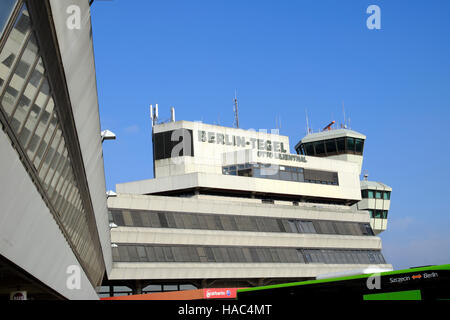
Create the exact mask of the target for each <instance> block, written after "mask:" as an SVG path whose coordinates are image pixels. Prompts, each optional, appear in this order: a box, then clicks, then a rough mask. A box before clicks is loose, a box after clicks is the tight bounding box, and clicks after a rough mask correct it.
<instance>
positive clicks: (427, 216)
mask: <svg viewBox="0 0 450 320" xmlns="http://www.w3.org/2000/svg"><path fill="white" fill-rule="evenodd" d="M371 4H376V5H378V6H379V7H380V9H381V30H369V29H368V28H367V27H366V19H367V18H368V17H369V14H367V13H366V9H367V7H368V6H369V5H371ZM91 11H92V12H91V14H92V24H93V35H94V50H95V60H96V71H97V83H98V95H99V104H100V115H101V125H102V128H103V129H110V130H112V131H113V132H115V133H116V134H117V140H115V141H114V142H105V143H104V160H105V170H106V182H107V187H108V189H112V190H114V189H115V184H116V183H121V182H126V181H133V180H141V179H148V178H152V177H153V172H152V152H151V137H150V121H149V110H148V109H149V105H150V104H155V103H158V104H159V106H160V118H161V119H163V120H164V119H168V118H169V116H170V106H175V109H176V117H177V119H183V120H202V121H204V122H206V123H220V124H221V125H225V126H232V125H233V117H234V115H233V97H234V92H235V89H236V90H237V93H238V98H239V108H240V110H239V119H240V125H241V127H243V128H254V129H257V130H258V129H267V130H270V129H272V128H275V126H276V124H275V119H276V117H278V118H279V119H281V130H280V133H281V134H283V135H287V136H289V137H290V139H291V149H293V145H295V143H296V142H297V141H298V140H299V139H301V138H302V137H303V136H304V135H305V127H306V121H305V109H307V110H308V114H309V118H310V122H311V125H312V127H313V129H314V130H316V131H317V130H319V129H321V128H323V127H324V126H325V125H326V124H328V123H329V122H330V121H331V120H336V121H338V122H340V121H342V120H343V114H342V103H344V104H345V111H346V114H347V117H348V118H350V120H351V127H352V129H354V130H356V131H359V132H361V133H363V134H365V135H366V136H367V141H366V144H365V158H364V163H363V171H368V173H369V179H370V180H375V181H382V182H384V183H386V184H388V185H389V186H391V187H392V188H393V193H392V203H391V210H390V212H389V225H388V230H387V231H386V232H384V233H383V234H382V235H381V238H382V240H383V253H384V255H385V257H386V258H387V260H388V261H389V262H390V263H392V264H393V265H394V267H395V268H396V269H400V268H407V267H410V266H417V265H426V264H443V263H450V232H449V228H450V202H449V201H448V198H449V189H450V188H449V181H450V166H449V165H448V164H449V156H450V148H449V147H450V143H449V142H450V129H449V125H450V121H449V120H450V41H449V39H450V19H448V14H449V12H450V2H449V1H436V0H435V1H375V0H372V1H323V0H320V1H250V0H247V1H242V0H241V1H234V0H228V1H218V0H214V1H198V0H193V1H148V0H112V1H100V0H96V1H95V2H94V4H93V6H92V8H91Z"/></svg>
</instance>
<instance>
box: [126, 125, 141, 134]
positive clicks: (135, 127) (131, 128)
mask: <svg viewBox="0 0 450 320" xmlns="http://www.w3.org/2000/svg"><path fill="white" fill-rule="evenodd" d="M139 130H140V129H139V126H138V125H137V124H133V125H131V126H129V127H126V128H125V129H124V131H125V132H126V133H138V132H139Z"/></svg>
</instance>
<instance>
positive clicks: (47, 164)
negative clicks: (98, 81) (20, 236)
mask: <svg viewBox="0 0 450 320" xmlns="http://www.w3.org/2000/svg"><path fill="white" fill-rule="evenodd" d="M16 2H17V1H12V0H2V1H1V3H0V30H8V31H7V32H4V35H3V36H4V37H3V38H2V43H1V46H0V48H1V52H0V120H1V122H2V125H3V127H4V128H5V130H4V131H5V132H6V133H7V134H8V136H9V137H10V140H11V142H12V145H13V147H14V148H15V149H16V150H17V151H18V152H19V154H20V155H21V156H20V159H21V160H22V162H23V164H24V166H25V167H26V168H27V171H28V173H29V174H30V176H31V179H32V180H33V182H34V183H35V185H36V187H37V189H38V191H39V192H40V193H41V195H42V197H43V198H44V199H45V203H46V204H47V206H48V208H49V210H50V212H51V213H52V214H53V216H54V217H55V220H56V222H57V223H58V225H59V227H60V229H61V230H62V232H63V234H64V236H65V237H66V239H67V242H68V243H69V245H70V247H71V248H72V251H73V252H74V254H75V256H76V257H77V259H78V261H79V263H80V265H81V266H82V268H83V269H84V271H85V273H86V275H87V276H88V277H89V279H90V281H91V283H92V284H93V285H94V286H96V285H98V284H99V283H100V282H101V281H102V278H103V273H104V270H105V267H104V261H103V256H102V250H101V247H100V242H99V239H98V232H97V233H96V232H92V231H93V230H94V229H92V228H96V226H95V222H94V227H92V226H93V222H92V216H93V215H94V213H93V209H92V204H91V202H90V195H89V192H88V191H86V189H83V188H82V187H81V186H82V185H83V184H84V183H86V181H85V179H86V178H85V177H80V173H77V171H75V169H74V162H73V157H74V156H76V157H77V159H78V160H77V161H82V159H81V155H79V154H77V153H76V152H75V151H73V150H74V148H73V147H72V148H69V146H70V145H71V144H73V143H74V142H72V141H69V139H68V138H67V137H68V133H67V132H66V130H69V129H67V126H66V125H65V124H64V123H63V122H62V116H61V114H62V112H67V111H64V110H62V107H61V105H58V103H57V102H56V101H57V100H56V98H55V97H56V95H55V92H54V91H53V90H52V85H51V83H52V81H56V80H55V79H56V78H57V75H55V76H54V78H53V74H52V75H50V74H49V73H48V72H47V68H46V62H45V56H44V53H43V52H41V51H40V48H39V45H38V43H39V41H38V36H37V35H38V34H37V33H36V29H35V28H34V26H33V24H32V19H31V18H30V14H29V12H28V9H27V6H26V5H25V4H22V5H21V6H20V7H17V8H15V5H16ZM20 3H22V2H20ZM13 9H14V10H15V12H16V13H15V14H14V16H16V18H15V21H12V22H11V26H12V27H11V28H8V29H4V25H5V23H6V21H7V20H8V18H9V17H10V16H11V11H12V10H13ZM2 32H3V31H2ZM46 54H48V53H46ZM53 63H56V62H54V61H53ZM60 100H61V99H60ZM63 103H66V102H63ZM69 107H70V106H69ZM70 112H71V111H70ZM69 117H72V115H71V114H70V116H69ZM64 118H67V114H64ZM66 121H67V120H66ZM73 125H74V124H73ZM75 143H76V142H75ZM71 150H72V151H71ZM78 172H79V171H78ZM139 252H140V255H139V256H138V255H137V253H136V255H134V252H133V255H132V257H133V259H137V260H138V259H139V257H142V256H143V254H142V250H140V251H139Z"/></svg>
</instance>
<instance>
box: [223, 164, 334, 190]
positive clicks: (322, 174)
mask: <svg viewBox="0 0 450 320" xmlns="http://www.w3.org/2000/svg"><path fill="white" fill-rule="evenodd" d="M222 174H225V175H234V176H236V175H237V176H245V177H254V178H263V179H273V180H283V181H295V182H308V183H318V184H328V185H335V186H337V185H339V181H338V174H337V172H330V171H322V170H312V169H304V168H299V167H291V166H281V165H275V164H262V163H246V164H240V165H232V166H224V167H222Z"/></svg>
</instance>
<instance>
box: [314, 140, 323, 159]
mask: <svg viewBox="0 0 450 320" xmlns="http://www.w3.org/2000/svg"><path fill="white" fill-rule="evenodd" d="M314 148H315V149H316V155H317V156H319V155H323V154H325V144H324V142H323V141H318V142H314Z"/></svg>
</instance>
